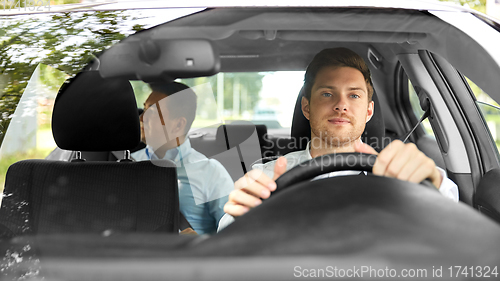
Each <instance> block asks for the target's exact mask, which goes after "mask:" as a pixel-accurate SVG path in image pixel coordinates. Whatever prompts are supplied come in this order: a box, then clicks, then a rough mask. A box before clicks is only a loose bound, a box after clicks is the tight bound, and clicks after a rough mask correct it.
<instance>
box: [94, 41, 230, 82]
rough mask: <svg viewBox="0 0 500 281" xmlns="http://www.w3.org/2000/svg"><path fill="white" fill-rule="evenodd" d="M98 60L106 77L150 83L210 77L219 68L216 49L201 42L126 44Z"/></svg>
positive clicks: (100, 68) (139, 42) (101, 71)
mask: <svg viewBox="0 0 500 281" xmlns="http://www.w3.org/2000/svg"><path fill="white" fill-rule="evenodd" d="M99 61H100V65H99V72H100V74H101V76H102V77H103V78H111V77H122V78H127V79H131V80H132V79H139V80H143V81H148V82H149V81H157V80H163V81H173V80H175V79H176V78H192V77H200V76H211V75H214V74H216V73H217V72H218V71H219V69H220V59H219V54H218V52H217V50H216V48H215V47H214V46H213V44H212V43H211V42H210V41H208V40H202V39H176V40H166V39H164V40H145V41H130V40H129V41H124V42H121V43H119V44H117V45H115V46H113V47H112V48H110V49H109V50H107V51H106V52H104V53H103V54H102V55H101V56H100V57H99Z"/></svg>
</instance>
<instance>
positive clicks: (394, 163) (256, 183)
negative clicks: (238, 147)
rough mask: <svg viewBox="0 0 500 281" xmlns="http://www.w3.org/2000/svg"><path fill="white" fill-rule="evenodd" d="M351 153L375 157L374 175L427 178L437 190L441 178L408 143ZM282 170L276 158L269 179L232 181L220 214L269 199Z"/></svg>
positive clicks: (255, 174)
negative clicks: (232, 185) (378, 150)
mask: <svg viewBox="0 0 500 281" xmlns="http://www.w3.org/2000/svg"><path fill="white" fill-rule="evenodd" d="M354 149H355V152H361V153H365V154H376V155H378V156H377V159H376V161H375V164H374V166H373V169H372V172H373V174H374V175H378V176H385V177H390V178H396V179H399V180H404V181H409V182H413V183H420V182H422V181H424V180H425V179H430V180H431V182H432V184H433V185H434V186H436V187H437V188H439V187H440V186H441V182H442V181H443V178H442V176H441V174H440V173H439V171H438V170H437V168H436V164H435V163H434V161H433V160H432V159H430V158H429V157H427V156H425V154H424V153H423V152H421V151H420V150H418V148H417V147H416V146H415V145H414V144H412V143H409V144H405V143H403V142H401V141H399V140H395V141H393V142H391V143H390V144H389V145H388V146H387V147H386V148H384V149H383V150H382V151H381V152H380V153H377V151H375V149H373V148H372V147H370V146H369V145H367V144H364V143H361V142H357V143H356V144H355V145H354ZM285 171H286V158H285V157H280V158H278V160H277V161H276V165H275V166H274V176H273V178H272V179H271V178H269V177H268V176H266V175H265V174H264V173H263V172H262V171H261V170H256V169H254V170H252V171H250V172H248V173H247V174H246V175H245V176H243V177H242V178H240V179H239V180H238V181H236V182H235V190H233V191H232V192H231V194H229V200H228V202H227V203H226V205H225V206H224V212H226V213H228V214H230V215H232V216H233V217H237V216H241V215H243V214H245V213H247V212H248V211H249V210H250V209H251V208H253V207H256V206H258V205H260V204H261V203H262V199H267V198H269V196H270V194H271V192H272V191H274V190H276V182H275V181H276V179H277V178H278V177H280V176H281V175H282V174H283V173H285Z"/></svg>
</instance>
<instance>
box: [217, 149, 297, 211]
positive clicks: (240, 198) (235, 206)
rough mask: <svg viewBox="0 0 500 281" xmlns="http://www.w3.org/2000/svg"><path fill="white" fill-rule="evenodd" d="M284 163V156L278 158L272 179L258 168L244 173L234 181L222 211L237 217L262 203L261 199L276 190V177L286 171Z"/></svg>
mask: <svg viewBox="0 0 500 281" xmlns="http://www.w3.org/2000/svg"><path fill="white" fill-rule="evenodd" d="M286 165H287V161H286V158H285V157H280V158H278V160H276V164H275V165H274V176H273V178H272V179H271V178H269V177H268V176H267V175H266V174H264V172H262V171H261V170H258V169H253V170H251V171H250V172H248V173H246V174H245V175H244V176H243V177H241V178H240V179H239V180H237V181H236V182H235V183H234V190H233V191H232V192H231V193H230V194H229V200H228V201H227V203H226V204H225V205H224V212H226V213H228V214H230V215H232V216H233V217H238V216H241V215H244V214H245V213H247V212H248V211H249V210H250V209H251V208H253V207H256V206H258V205H260V204H262V199H267V198H269V196H271V192H273V191H275V190H276V179H277V178H279V177H280V176H281V175H282V174H284V173H285V172H286Z"/></svg>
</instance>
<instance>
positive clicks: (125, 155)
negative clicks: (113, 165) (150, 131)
mask: <svg viewBox="0 0 500 281" xmlns="http://www.w3.org/2000/svg"><path fill="white" fill-rule="evenodd" d="M118 162H133V160H132V159H131V158H130V150H124V151H123V159H121V160H118Z"/></svg>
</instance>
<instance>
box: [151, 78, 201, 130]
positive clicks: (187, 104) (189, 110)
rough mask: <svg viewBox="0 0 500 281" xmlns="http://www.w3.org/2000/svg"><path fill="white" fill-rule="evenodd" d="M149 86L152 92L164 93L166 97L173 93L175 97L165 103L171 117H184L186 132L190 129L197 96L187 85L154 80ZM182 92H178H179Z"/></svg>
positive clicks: (194, 113)
mask: <svg viewBox="0 0 500 281" xmlns="http://www.w3.org/2000/svg"><path fill="white" fill-rule="evenodd" d="M149 86H150V87H151V90H153V91H154V92H159V93H162V94H165V95H166V96H167V97H168V96H171V95H173V94H175V93H178V94H177V95H176V96H175V99H172V101H171V102H170V101H169V102H168V103H167V107H168V111H169V113H170V115H171V116H172V117H173V118H178V117H184V118H186V129H185V131H186V134H187V132H188V131H189V129H191V125H192V124H193V121H194V118H195V116H196V106H197V101H196V100H197V96H196V93H195V92H194V91H193V90H192V89H191V88H189V87H188V86H187V85H184V84H182V83H178V82H168V83H167V82H154V83H150V84H149ZM181 91H182V93H179V92H181Z"/></svg>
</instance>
